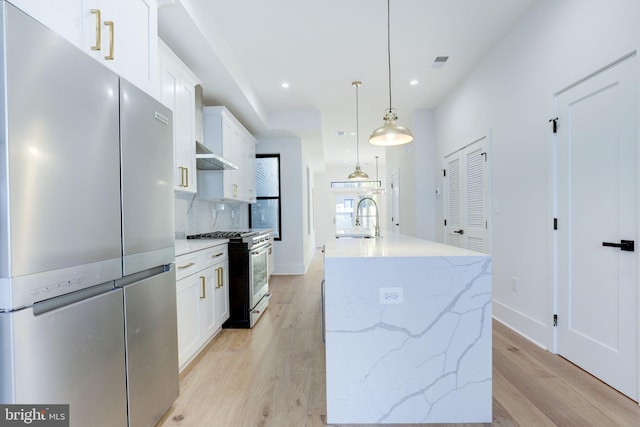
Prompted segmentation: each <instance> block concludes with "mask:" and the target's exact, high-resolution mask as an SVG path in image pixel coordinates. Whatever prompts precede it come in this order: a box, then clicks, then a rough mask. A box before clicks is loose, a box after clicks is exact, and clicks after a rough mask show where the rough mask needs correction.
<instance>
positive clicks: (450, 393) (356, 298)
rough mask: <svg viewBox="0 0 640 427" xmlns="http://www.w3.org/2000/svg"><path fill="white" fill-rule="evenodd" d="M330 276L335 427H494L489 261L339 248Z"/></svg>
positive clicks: (382, 244)
mask: <svg viewBox="0 0 640 427" xmlns="http://www.w3.org/2000/svg"><path fill="white" fill-rule="evenodd" d="M324 274H325V282H324V285H323V295H324V298H323V304H324V333H325V339H326V349H325V351H326V372H327V373H326V375H327V423H329V424H334V423H335V424H360V423H472V422H483V423H489V422H491V420H492V376H491V258H490V256H488V255H485V254H481V253H478V252H473V251H468V250H465V249H460V248H457V247H452V246H447V245H442V244H438V243H434V242H429V241H426V240H421V239H416V238H412V237H408V236H403V235H394V234H391V235H387V236H385V237H383V238H379V239H336V240H335V241H331V242H330V243H328V244H327V245H326V247H325V259H324Z"/></svg>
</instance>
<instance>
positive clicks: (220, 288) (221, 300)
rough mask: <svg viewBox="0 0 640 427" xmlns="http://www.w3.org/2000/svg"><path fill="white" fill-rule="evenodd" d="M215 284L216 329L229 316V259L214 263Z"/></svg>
mask: <svg viewBox="0 0 640 427" xmlns="http://www.w3.org/2000/svg"><path fill="white" fill-rule="evenodd" d="M215 270H216V279H217V280H216V286H215V290H214V292H215V293H214V300H215V315H216V329H218V328H221V327H222V324H223V323H224V322H225V321H226V320H227V319H228V318H229V261H224V262H221V263H219V264H217V265H216V267H215Z"/></svg>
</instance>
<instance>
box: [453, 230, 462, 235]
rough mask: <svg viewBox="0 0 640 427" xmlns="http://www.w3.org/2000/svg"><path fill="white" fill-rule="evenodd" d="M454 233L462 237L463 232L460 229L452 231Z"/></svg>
mask: <svg viewBox="0 0 640 427" xmlns="http://www.w3.org/2000/svg"><path fill="white" fill-rule="evenodd" d="M454 233H456V234H459V235H461V236H462V235H463V234H464V230H462V229H460V230H456V231H454Z"/></svg>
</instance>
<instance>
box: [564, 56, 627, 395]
mask: <svg viewBox="0 0 640 427" xmlns="http://www.w3.org/2000/svg"><path fill="white" fill-rule="evenodd" d="M635 63H636V59H635V57H633V58H631V59H627V60H624V61H623V62H621V63H619V64H617V65H615V66H613V67H610V68H608V69H606V70H604V71H602V72H600V73H598V74H596V75H595V76H593V77H591V78H589V79H587V80H585V81H583V82H581V83H580V84H577V85H575V86H573V87H571V88H570V89H568V90H566V91H564V92H562V93H561V94H559V95H558V96H557V98H556V106H557V109H558V117H559V121H558V146H557V150H558V151H557V154H558V156H557V159H558V166H557V167H558V169H557V206H558V236H557V237H558V257H557V263H558V264H557V265H558V268H557V271H558V313H557V315H558V318H557V328H556V330H557V340H558V341H557V342H558V347H557V349H558V353H559V354H561V355H562V356H563V357H565V358H567V359H569V360H571V361H572V362H574V363H575V364H577V365H578V366H580V367H582V368H583V369H585V370H587V371H588V372H590V373H592V374H593V375H595V376H596V377H598V378H600V379H602V380H603V381H605V382H606V383H608V384H610V385H611V386H613V387H614V388H616V389H618V390H620V391H621V392H622V393H624V394H626V395H627V396H629V397H631V398H632V399H635V400H638V360H637V346H638V338H637V333H638V312H637V309H638V304H637V301H638V284H637V262H638V256H637V252H632V251H627V250H623V249H621V248H618V247H610V246H605V245H607V244H616V245H619V244H621V241H622V240H630V241H633V240H635V239H636V231H637V201H638V185H637V180H638V177H637V148H636V147H637V133H636V132H637V131H636V125H635V122H636V120H637V119H638V116H637V112H636V96H637V95H636V89H635V88H636V85H637V83H636V77H635V76H634V73H635V69H636V68H635ZM624 249H630V248H629V247H628V248H624Z"/></svg>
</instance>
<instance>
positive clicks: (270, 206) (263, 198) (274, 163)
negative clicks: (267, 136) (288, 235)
mask: <svg viewBox="0 0 640 427" xmlns="http://www.w3.org/2000/svg"><path fill="white" fill-rule="evenodd" d="M249 223H250V224H251V228H270V229H272V230H273V237H274V239H275V240H281V239H282V237H281V235H280V229H281V208H280V155H279V154H257V155H256V203H254V204H252V205H249Z"/></svg>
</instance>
